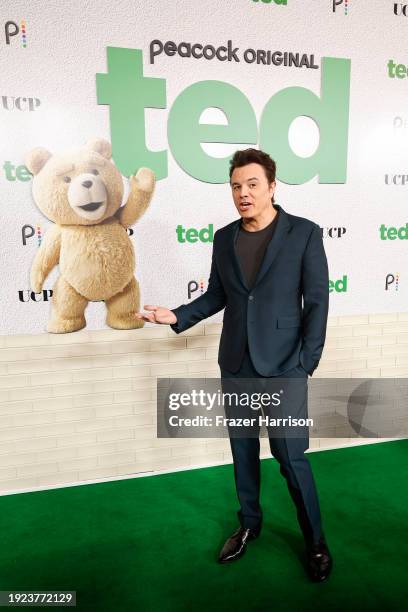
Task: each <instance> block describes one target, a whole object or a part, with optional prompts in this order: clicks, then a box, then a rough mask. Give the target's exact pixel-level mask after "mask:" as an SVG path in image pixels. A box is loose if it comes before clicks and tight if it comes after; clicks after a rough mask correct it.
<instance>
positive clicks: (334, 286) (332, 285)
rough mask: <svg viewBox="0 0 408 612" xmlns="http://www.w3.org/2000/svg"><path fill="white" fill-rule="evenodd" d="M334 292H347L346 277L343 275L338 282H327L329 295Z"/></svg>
mask: <svg viewBox="0 0 408 612" xmlns="http://www.w3.org/2000/svg"><path fill="white" fill-rule="evenodd" d="M333 291H335V292H336V293H346V292H347V275H346V274H344V276H343V278H339V279H338V280H336V281H334V280H329V293H332V292H333Z"/></svg>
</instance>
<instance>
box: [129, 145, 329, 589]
mask: <svg viewBox="0 0 408 612" xmlns="http://www.w3.org/2000/svg"><path fill="white" fill-rule="evenodd" d="M275 176H276V164H275V162H274V161H273V160H272V159H271V158H270V157H269V155H267V154H266V153H263V152H262V151H258V150H256V149H246V150H244V151H237V152H236V153H235V155H234V156H233V158H232V160H231V162H230V185H231V189H232V196H233V200H234V204H235V207H236V209H237V211H238V213H239V215H240V218H239V219H238V220H236V221H233V222H232V223H230V224H229V225H226V226H225V227H223V228H221V229H219V230H218V231H217V232H216V233H215V235H214V244H213V254H212V264H211V273H210V279H209V282H208V289H207V291H206V292H205V293H204V294H203V295H201V296H200V297H199V298H197V299H196V300H194V301H192V302H190V303H189V304H183V305H182V306H179V307H178V308H174V309H173V310H169V309H167V308H163V307H160V306H145V310H146V311H148V312H144V313H137V315H136V316H137V317H139V318H143V319H145V320H146V321H150V322H155V323H162V324H169V325H171V327H172V329H173V330H174V331H175V332H176V333H180V332H183V331H184V330H186V329H188V328H189V327H191V326H193V325H195V324H196V323H198V322H199V321H202V320H203V319H205V318H207V317H209V316H211V315H213V314H215V313H216V312H219V311H220V310H222V309H223V308H225V312H224V319H223V327H222V333H221V340H220V346H219V354H218V363H219V365H220V369H221V378H222V380H223V381H224V383H226V382H227V381H230V382H231V379H245V380H247V379H252V378H253V379H258V380H260V379H266V378H268V379H273V378H276V377H282V378H284V379H287V378H289V379H290V378H296V379H302V378H303V379H304V382H305V386H306V385H307V377H308V375H310V376H311V375H312V374H313V371H314V370H315V369H316V367H317V365H318V363H319V359H320V356H321V354H322V350H323V346H324V341H325V336H326V325H327V314H328V302H329V279H328V268H327V260H326V255H325V252H324V247H323V241H322V236H321V232H320V228H319V226H318V225H316V224H315V223H313V222H312V221H309V220H307V219H304V218H302V217H297V216H294V215H290V214H288V213H286V212H285V211H284V210H283V209H282V208H281V207H280V206H278V205H276V204H275V200H274V191H275V187H276V182H275ZM305 406H306V403H305ZM298 408H299V407H298ZM300 412H301V413H302V414H303V416H306V409H305V408H303V412H302V406H300ZM298 413H299V410H298ZM269 443H270V448H271V452H272V454H273V456H274V457H275V458H276V459H277V460H278V462H279V464H280V471H281V474H282V475H283V476H284V477H285V479H286V482H287V486H288V489H289V493H290V495H291V497H292V499H293V501H294V504H295V506H296V510H297V518H298V521H299V525H300V528H301V531H302V533H303V536H304V539H305V543H306V552H307V569H308V573H309V576H310V578H311V579H312V580H313V581H316V582H318V581H323V580H325V579H326V578H327V577H328V576H329V574H330V572H331V568H332V557H331V555H330V552H329V549H328V546H327V543H326V540H325V536H324V534H323V530H322V525H321V515H320V508H319V501H318V496H317V491H316V486H315V482H314V479H313V474H312V471H311V467H310V463H309V461H308V459H307V457H306V456H305V454H304V452H305V451H306V450H307V449H308V447H309V435H308V431H306V433H304V432H303V434H302V435H301V436H300V437H291V436H286V435H283V436H282V435H281V436H278V437H277V436H273V435H269ZM230 444H231V451H232V456H233V460H234V474H235V484H236V490H237V495H238V499H239V502H240V506H241V507H240V510H239V512H238V518H239V521H240V527H239V528H238V529H237V530H236V531H235V532H234V533H233V534H232V536H231V537H230V538H228V540H227V541H226V542H225V544H224V546H223V548H222V550H221V552H220V554H219V557H218V561H219V562H220V563H229V562H231V561H235V560H237V559H239V558H240V557H241V556H242V555H243V553H244V552H245V550H246V546H247V542H249V541H251V540H254V539H256V538H257V537H258V536H259V535H260V531H261V528H262V509H261V506H260V504H259V492H260V460H259V450H260V444H259V437H258V436H253V435H252V436H251V437H234V436H231V435H230Z"/></svg>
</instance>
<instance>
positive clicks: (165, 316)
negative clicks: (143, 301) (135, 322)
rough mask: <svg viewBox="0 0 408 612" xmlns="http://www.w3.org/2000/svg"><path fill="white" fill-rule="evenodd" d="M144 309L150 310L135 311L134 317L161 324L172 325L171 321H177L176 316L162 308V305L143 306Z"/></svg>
mask: <svg viewBox="0 0 408 612" xmlns="http://www.w3.org/2000/svg"><path fill="white" fill-rule="evenodd" d="M144 309H145V310H149V311H150V312H137V313H136V315H135V316H136V318H137V319H143V320H144V321H149V322H150V323H162V324H163V325H172V324H173V323H177V317H176V315H175V314H174V312H172V311H171V310H169V309H168V308H163V306H149V305H146V306H144Z"/></svg>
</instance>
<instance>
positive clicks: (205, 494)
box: [0, 440, 408, 612]
mask: <svg viewBox="0 0 408 612" xmlns="http://www.w3.org/2000/svg"><path fill="white" fill-rule="evenodd" d="M308 456H309V459H310V462H311V464H312V467H313V472H314V475H315V480H316V483H317V488H318V492H319V496H320V502H321V510H322V516H323V527H324V530H325V533H326V537H327V541H328V543H329V546H330V548H331V551H332V554H333V557H334V569H333V573H332V575H331V577H330V579H329V580H328V581H327V582H326V583H323V584H312V583H309V581H308V579H307V577H306V575H305V572H304V569H303V566H302V556H303V541H302V537H301V535H300V531H299V529H298V525H297V521H296V515H295V509H294V507H293V505H292V502H291V499H290V497H289V493H288V491H287V488H286V483H285V481H284V479H283V478H282V476H281V475H280V473H279V468H278V464H277V462H276V461H273V460H271V459H266V460H264V461H263V462H262V498H261V503H262V507H263V511H264V529H263V532H262V534H261V537H260V538H259V539H258V540H256V541H254V542H251V543H250V544H249V545H248V549H247V552H246V554H245V555H244V557H243V558H242V559H240V560H239V561H237V562H236V563H233V564H231V565H226V566H221V565H219V564H217V563H216V557H217V553H218V551H219V549H220V547H221V546H222V544H223V543H224V540H225V539H226V537H228V536H229V535H230V534H231V532H232V531H233V530H234V529H236V527H237V518H236V510H237V508H238V504H237V500H236V493H235V485H234V479H233V467H232V465H226V466H219V467H213V468H204V469H198V470H190V471H186V472H177V473H172V474H164V475H160V476H154V477H146V478H135V479H132V480H122V481H117V482H109V483H102V484H94V485H86V486H79V487H70V488H65V489H55V490H52V491H40V492H35V493H25V494H20V495H8V496H3V497H0V507H1V513H0V534H1V547H0V590H17V589H21V590H30V589H33V590H35V591H38V590H41V591H44V590H47V589H49V590H76V591H77V602H78V603H77V609H80V610H101V611H105V610H112V611H115V612H116V611H123V610H132V611H133V610H135V611H136V610H137V611H141V612H144V611H152V612H153V611H154V612H162V611H166V610H171V611H184V610H199V611H200V610H208V611H210V610H217V611H219V610H220V611H223V612H224V611H225V612H230V611H231V610H237V611H244V610H245V611H252V610H260V611H261V610H262V611H265V612H266V611H268V610H271V611H276V610H300V611H304V610H330V611H331V610H345V609H346V610H348V611H351V610H357V609H359V610H380V609H385V610H388V609H390V610H393V611H395V610H403V609H404V610H406V609H407V594H408V593H407V591H408V586H407V585H408V580H407V574H408V552H407V533H408V530H407V508H408V478H407V476H408V470H407V456H408V440H403V441H393V442H386V443H382V444H373V445H369V446H360V447H355V448H346V449H339V450H330V451H325V452H317V453H310V454H309V455H308Z"/></svg>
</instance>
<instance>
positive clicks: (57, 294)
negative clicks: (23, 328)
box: [47, 276, 88, 334]
mask: <svg viewBox="0 0 408 612" xmlns="http://www.w3.org/2000/svg"><path fill="white" fill-rule="evenodd" d="M52 292H53V293H52V298H51V306H52V308H51V318H50V320H49V322H48V326H47V330H48V331H49V332H51V333H53V334H65V333H67V332H73V331H77V330H78V329H82V328H83V327H85V325H86V321H85V317H84V312H85V308H86V307H87V305H88V300H87V299H86V298H84V297H83V296H82V295H80V294H79V293H78V292H77V291H75V289H74V288H73V287H71V285H70V284H69V283H67V281H66V280H64V279H63V278H62V276H59V277H58V278H57V281H56V283H55V285H54V287H53V288H52Z"/></svg>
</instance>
